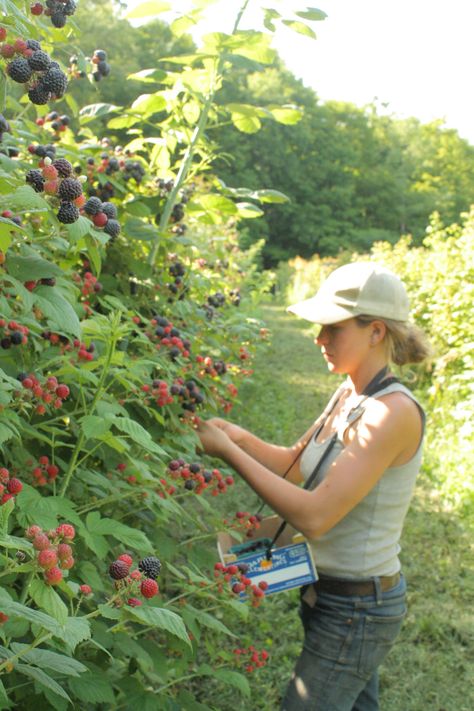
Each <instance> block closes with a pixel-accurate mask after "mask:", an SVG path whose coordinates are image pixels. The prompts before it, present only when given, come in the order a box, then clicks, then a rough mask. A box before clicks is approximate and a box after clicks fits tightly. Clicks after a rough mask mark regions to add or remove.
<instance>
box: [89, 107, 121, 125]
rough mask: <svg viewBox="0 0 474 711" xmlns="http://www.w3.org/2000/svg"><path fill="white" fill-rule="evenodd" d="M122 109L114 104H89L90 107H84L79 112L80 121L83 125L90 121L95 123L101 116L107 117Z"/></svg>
mask: <svg viewBox="0 0 474 711" xmlns="http://www.w3.org/2000/svg"><path fill="white" fill-rule="evenodd" d="M121 109H122V107H121V106H115V105H114V104H101V103H98V104H89V105H88V106H83V107H82V109H81V110H80V111H79V120H80V123H81V125H84V124H86V123H89V121H93V120H94V119H96V118H100V117H101V116H106V115H107V114H111V113H113V112H114V111H120V110H121Z"/></svg>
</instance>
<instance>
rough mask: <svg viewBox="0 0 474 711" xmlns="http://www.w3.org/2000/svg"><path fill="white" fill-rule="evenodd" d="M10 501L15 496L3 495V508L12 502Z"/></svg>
mask: <svg viewBox="0 0 474 711" xmlns="http://www.w3.org/2000/svg"><path fill="white" fill-rule="evenodd" d="M10 499H13V494H7V493H5V494H3V496H2V500H1V501H0V503H1V505H2V506H3V504H6V503H7V501H10Z"/></svg>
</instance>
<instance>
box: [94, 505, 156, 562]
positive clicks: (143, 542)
mask: <svg viewBox="0 0 474 711" xmlns="http://www.w3.org/2000/svg"><path fill="white" fill-rule="evenodd" d="M86 526H87V528H88V530H89V531H90V533H91V534H93V535H95V536H113V537H114V538H116V539H117V540H118V541H120V542H121V543H125V545H127V546H130V548H135V549H136V550H139V551H143V552H144V553H145V552H146V553H151V552H152V551H153V547H152V545H151V543H150V541H149V540H148V538H147V537H146V536H145V534H144V533H143V531H139V530H138V529H136V528H132V527H131V526H127V525H125V524H124V523H121V522H120V521H116V520H115V519H113V518H101V517H100V514H99V513H98V512H97V511H92V512H91V513H89V514H88V515H87V517H86Z"/></svg>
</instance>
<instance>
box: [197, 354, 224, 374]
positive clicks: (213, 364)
mask: <svg viewBox="0 0 474 711" xmlns="http://www.w3.org/2000/svg"><path fill="white" fill-rule="evenodd" d="M196 362H197V363H202V364H203V366H204V367H203V369H202V371H201V374H202V375H204V374H207V375H210V376H211V377H212V378H216V377H217V376H218V375H225V373H227V365H226V364H225V363H224V361H223V360H220V359H218V360H213V359H212V358H211V357H210V356H202V355H198V356H196Z"/></svg>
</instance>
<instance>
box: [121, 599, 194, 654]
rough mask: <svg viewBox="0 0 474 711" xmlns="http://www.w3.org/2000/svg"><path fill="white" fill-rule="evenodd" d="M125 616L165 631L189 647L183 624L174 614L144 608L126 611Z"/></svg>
mask: <svg viewBox="0 0 474 711" xmlns="http://www.w3.org/2000/svg"><path fill="white" fill-rule="evenodd" d="M127 614H128V616H129V617H130V618H131V619H134V620H137V621H138V622H141V623H143V624H145V625H153V627H158V628H159V629H163V630H166V631H167V632H170V633H171V634H173V635H175V637H179V639H182V640H183V641H184V642H186V644H189V645H190V646H191V642H190V640H189V635H188V633H187V631H186V627H185V626H184V622H183V620H182V619H181V617H180V616H179V615H177V614H176V613H175V612H171V610H164V609H163V608H161V607H145V606H144V607H134V608H133V609H131V610H127Z"/></svg>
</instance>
